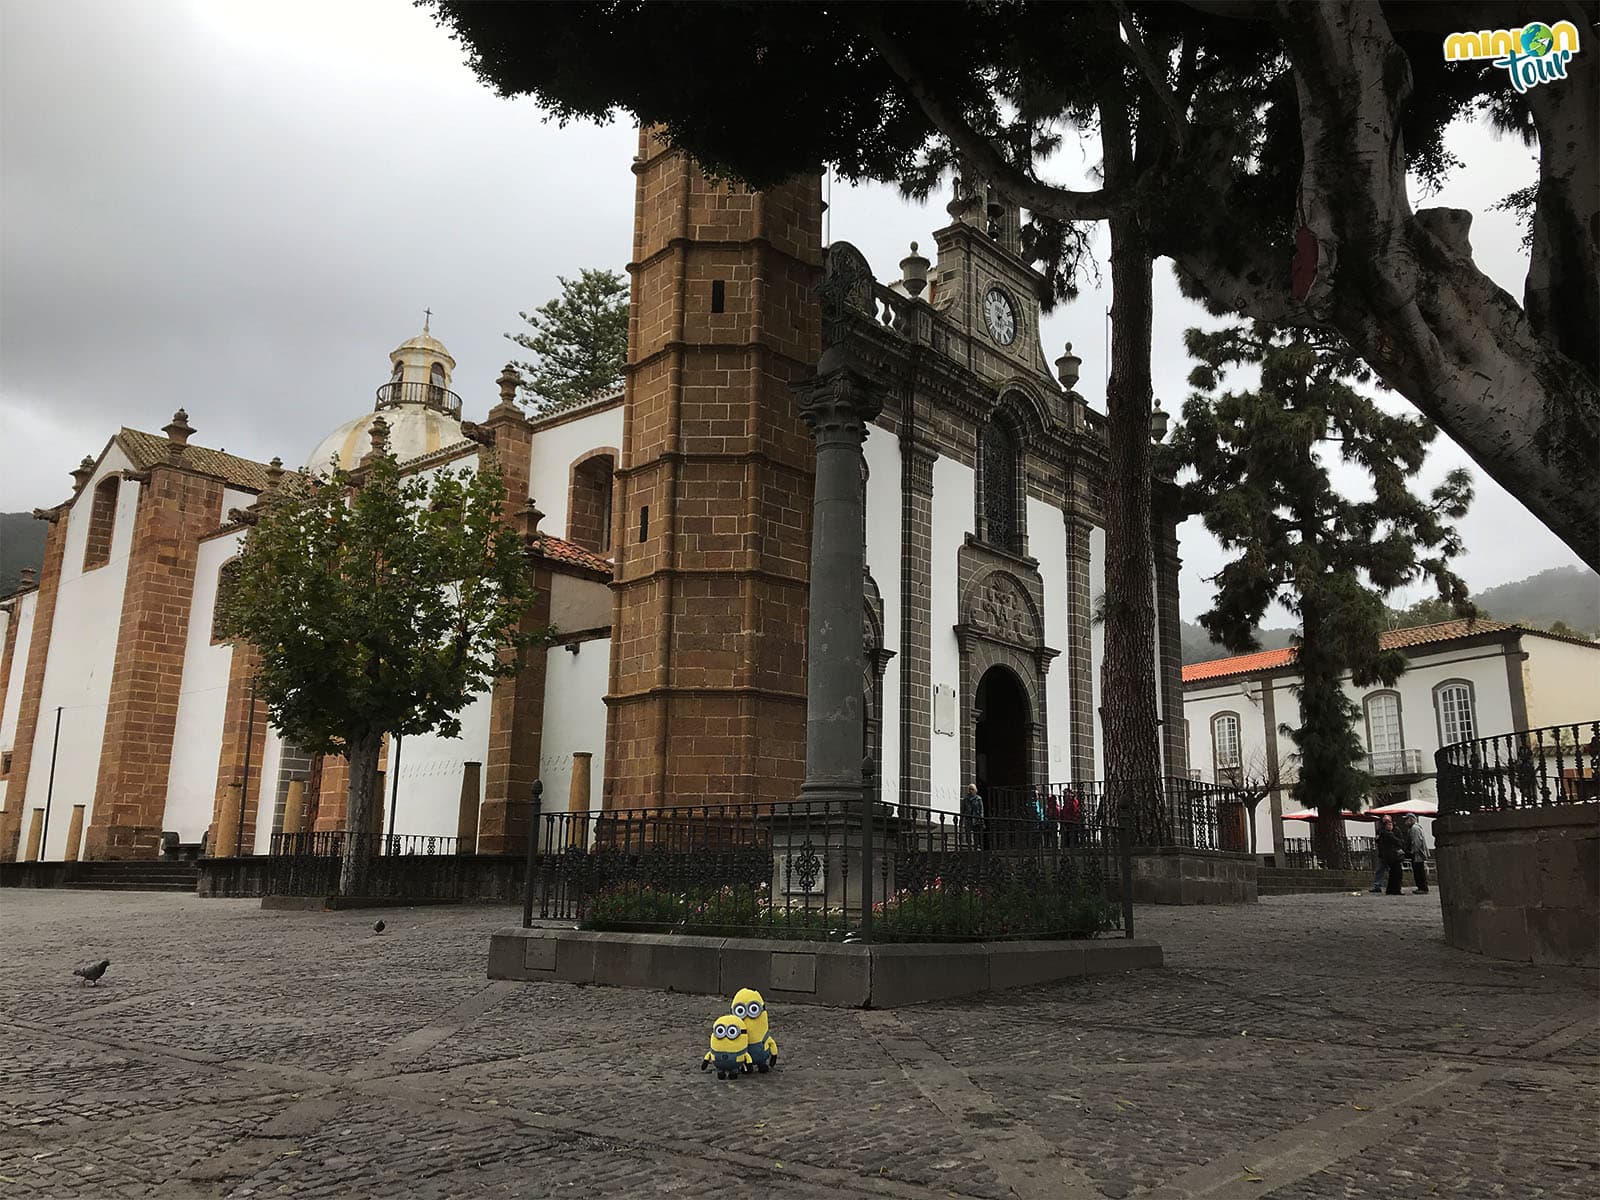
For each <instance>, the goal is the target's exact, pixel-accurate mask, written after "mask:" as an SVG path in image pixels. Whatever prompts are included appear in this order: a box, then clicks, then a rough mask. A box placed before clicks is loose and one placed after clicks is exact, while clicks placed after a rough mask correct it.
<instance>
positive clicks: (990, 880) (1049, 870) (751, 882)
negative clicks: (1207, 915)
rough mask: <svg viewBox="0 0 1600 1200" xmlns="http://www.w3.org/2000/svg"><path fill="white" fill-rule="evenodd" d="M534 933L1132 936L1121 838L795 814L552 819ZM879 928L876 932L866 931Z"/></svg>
mask: <svg viewBox="0 0 1600 1200" xmlns="http://www.w3.org/2000/svg"><path fill="white" fill-rule="evenodd" d="M536 830H537V841H536V846H535V867H534V869H533V870H532V871H531V872H530V873H529V876H528V878H529V892H528V895H527V897H526V904H525V909H524V911H525V914H526V918H525V919H527V920H531V919H532V918H534V917H539V918H543V919H557V920H571V921H576V922H577V923H578V924H579V925H580V926H581V927H583V928H588V929H600V930H604V929H613V930H631V931H654V932H676V933H685V934H699V935H703V936H712V937H715V936H723V937H727V936H759V937H768V938H779V939H806V940H825V941H841V940H854V939H856V938H861V937H870V938H871V939H872V940H875V941H954V940H971V941H977V940H997V939H1012V938H1039V937H1095V936H1101V935H1107V934H1122V935H1125V936H1130V937H1131V936H1132V929H1133V920H1132V906H1131V899H1130V896H1131V891H1130V887H1131V879H1130V874H1131V866H1130V860H1129V857H1128V844H1127V842H1126V840H1125V839H1124V837H1123V834H1122V831H1121V829H1120V828H1117V827H1114V826H1111V827H1108V826H1106V825H1104V824H1103V823H1101V822H1097V821H1093V820H1080V821H1078V822H1076V823H1074V824H1071V825H1067V824H1062V823H1056V824H1053V825H1052V824H1049V823H1045V822H1040V821H1037V820H1034V819H1032V818H1022V817H1009V816H1004V815H985V816H984V817H982V818H972V817H965V816H963V815H961V814H959V813H950V812H941V811H937V810H934V809H929V808H914V807H906V806H901V807H898V808H891V807H888V806H885V805H882V804H877V805H874V806H873V809H872V816H871V820H870V829H869V828H868V819H867V816H866V811H865V806H864V805H860V804H845V805H841V804H838V803H827V802H820V801H796V802H793V803H775V804H757V805H714V806H683V807H673V808H654V809H629V810H616V811H590V812H577V813H542V814H540V815H539V817H538V818H537V821H536ZM866 914H869V915H868V916H867V919H866V920H863V916H864V915H866Z"/></svg>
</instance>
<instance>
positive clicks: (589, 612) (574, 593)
mask: <svg viewBox="0 0 1600 1200" xmlns="http://www.w3.org/2000/svg"><path fill="white" fill-rule="evenodd" d="M550 624H552V625H554V626H555V627H556V628H557V629H560V630H565V631H566V632H568V633H573V632H576V631H578V630H581V629H599V628H600V627H601V626H609V625H610V624H611V586H610V584H606V583H601V582H599V581H598V580H595V579H579V578H577V577H575V576H572V575H555V576H553V577H552V578H551V580H550Z"/></svg>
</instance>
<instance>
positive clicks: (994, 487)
mask: <svg viewBox="0 0 1600 1200" xmlns="http://www.w3.org/2000/svg"><path fill="white" fill-rule="evenodd" d="M982 452H983V460H982V466H983V530H982V537H983V540H984V541H986V542H988V543H989V544H990V545H991V546H994V547H996V548H998V549H1000V550H1005V551H1008V552H1010V553H1012V554H1020V553H1021V552H1022V522H1021V520H1020V519H1019V511H1018V510H1019V508H1020V506H1021V505H1020V501H1021V491H1022V489H1021V486H1020V484H1021V459H1022V455H1021V450H1020V447H1019V446H1018V444H1017V439H1016V437H1015V435H1014V434H1013V433H1012V432H1011V429H1010V428H1009V427H1008V426H1007V425H1006V423H1005V422H1004V421H1003V420H1001V419H1000V418H998V417H997V418H995V419H994V420H991V421H990V422H989V424H988V425H987V426H985V427H984V430H983V451H982Z"/></svg>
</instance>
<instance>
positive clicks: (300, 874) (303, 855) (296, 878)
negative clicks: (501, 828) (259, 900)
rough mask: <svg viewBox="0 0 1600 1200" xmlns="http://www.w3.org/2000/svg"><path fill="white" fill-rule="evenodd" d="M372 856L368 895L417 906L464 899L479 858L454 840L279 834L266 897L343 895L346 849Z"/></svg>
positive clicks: (269, 861) (267, 866)
mask: <svg viewBox="0 0 1600 1200" xmlns="http://www.w3.org/2000/svg"><path fill="white" fill-rule="evenodd" d="M347 846H349V847H351V848H353V849H354V850H355V851H356V852H358V853H361V854H364V855H367V856H368V857H369V858H370V860H371V861H370V862H369V864H368V866H367V871H366V883H365V884H364V885H363V893H364V895H366V896H369V897H377V898H397V897H405V898H409V899H416V900H456V899H460V898H461V897H462V896H463V895H464V894H465V891H466V890H467V885H468V884H469V883H470V882H471V880H470V878H469V876H470V874H471V870H472V867H473V865H474V864H473V856H472V855H470V854H458V853H457V848H458V845H457V841H456V839H455V838H453V837H432V836H428V835H421V834H381V833H346V832H342V831H320V832H315V833H279V834H274V835H273V838H272V851H271V854H270V855H268V856H267V857H266V858H265V859H263V860H262V869H263V871H264V872H265V875H264V878H263V880H262V892H263V894H264V895H269V896H317V895H328V896H332V895H337V894H338V892H339V873H340V865H341V863H342V861H343V858H344V853H345V849H346V847H347Z"/></svg>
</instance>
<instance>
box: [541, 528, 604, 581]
mask: <svg viewBox="0 0 1600 1200" xmlns="http://www.w3.org/2000/svg"><path fill="white" fill-rule="evenodd" d="M539 553H541V554H542V555H544V557H545V558H548V559H553V560H554V561H556V562H561V563H566V564H568V565H569V566H573V567H584V568H586V569H587V570H590V571H600V572H603V573H604V574H605V575H606V576H607V577H608V578H609V577H610V575H611V560H610V559H609V558H602V557H601V556H600V555H598V554H596V553H594V551H592V550H585V549H584V548H583V547H582V546H579V545H577V544H576V543H573V542H569V541H567V540H566V539H565V538H558V537H551V536H550V535H549V534H542V535H540V538H539Z"/></svg>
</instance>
